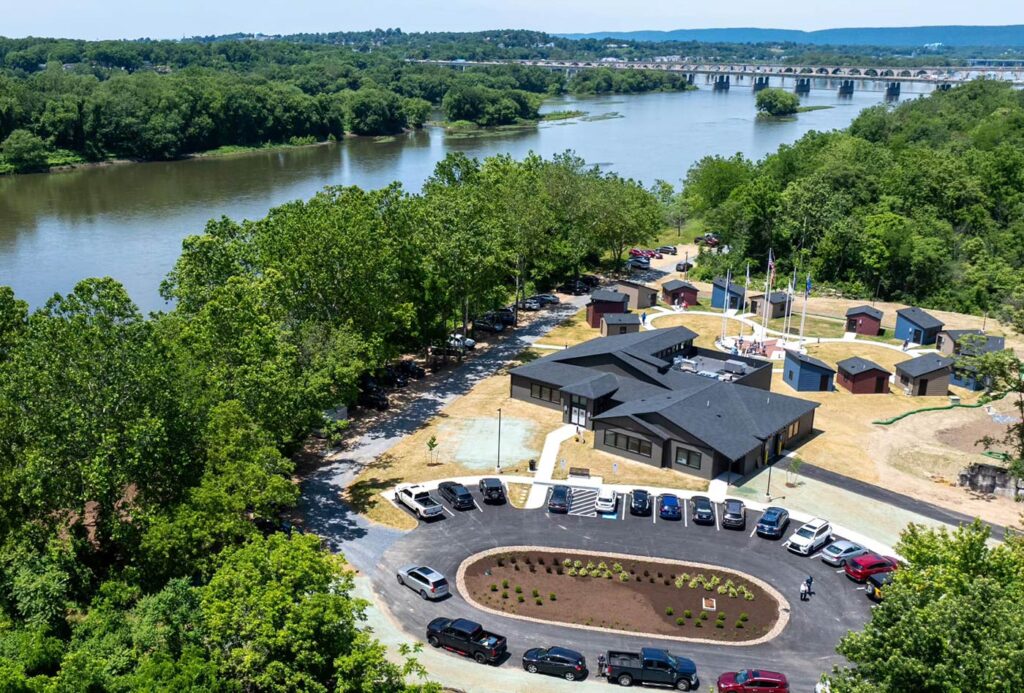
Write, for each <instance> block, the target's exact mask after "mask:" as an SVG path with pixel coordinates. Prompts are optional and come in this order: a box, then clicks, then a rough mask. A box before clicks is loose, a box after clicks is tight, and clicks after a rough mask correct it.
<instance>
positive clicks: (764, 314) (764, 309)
mask: <svg viewBox="0 0 1024 693" xmlns="http://www.w3.org/2000/svg"><path fill="white" fill-rule="evenodd" d="M774 274H775V262H774V259H773V258H772V249H771V248H769V249H768V274H766V275H765V278H764V298H763V299H762V300H761V344H762V345H763V344H764V343H766V342H767V341H768V294H770V293H771V286H772V279H774Z"/></svg>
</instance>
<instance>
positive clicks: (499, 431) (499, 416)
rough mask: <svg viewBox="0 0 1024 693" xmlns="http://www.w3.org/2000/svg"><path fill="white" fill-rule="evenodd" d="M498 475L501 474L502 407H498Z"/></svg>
mask: <svg viewBox="0 0 1024 693" xmlns="http://www.w3.org/2000/svg"><path fill="white" fill-rule="evenodd" d="M498 474H501V407H498Z"/></svg>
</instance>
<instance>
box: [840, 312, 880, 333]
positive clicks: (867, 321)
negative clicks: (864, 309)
mask: <svg viewBox="0 0 1024 693" xmlns="http://www.w3.org/2000/svg"><path fill="white" fill-rule="evenodd" d="M850 323H853V324H854V329H853V330H850ZM846 331H847V332H851V331H852V332H856V333H857V334H866V335H869V336H871V337H875V336H877V335H880V334H881V333H882V321H881V320H876V319H875V318H873V317H871V316H870V315H863V314H861V315H851V316H849V317H848V318H846Z"/></svg>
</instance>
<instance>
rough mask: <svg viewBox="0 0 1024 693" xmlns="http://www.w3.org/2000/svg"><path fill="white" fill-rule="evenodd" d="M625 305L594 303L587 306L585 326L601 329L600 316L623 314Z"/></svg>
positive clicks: (618, 303)
mask: <svg viewBox="0 0 1024 693" xmlns="http://www.w3.org/2000/svg"><path fill="white" fill-rule="evenodd" d="M625 312H626V304H625V303H621V302H614V303H613V302H611V301H595V302H593V303H589V304H587V324H588V325H590V326H591V327H593V328H598V327H601V316H602V315H604V314H605V313H625Z"/></svg>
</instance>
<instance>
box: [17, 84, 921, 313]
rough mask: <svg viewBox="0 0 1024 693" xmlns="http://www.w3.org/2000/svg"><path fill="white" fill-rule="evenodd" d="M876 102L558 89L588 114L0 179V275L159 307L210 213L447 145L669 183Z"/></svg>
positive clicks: (420, 164)
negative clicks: (167, 282) (780, 113)
mask: <svg viewBox="0 0 1024 693" xmlns="http://www.w3.org/2000/svg"><path fill="white" fill-rule="evenodd" d="M858 89H859V87H858ZM882 98H883V96H882V94H881V93H879V92H868V91H859V92H857V93H855V94H854V95H853V96H852V97H842V98H841V97H839V96H838V95H837V93H836V91H835V90H833V89H821V90H814V91H812V92H811V94H810V95H808V96H804V97H803V99H802V101H803V103H804V105H828V106H833V108H829V109H824V110H818V111H812V112H808V113H801V114H800V115H799V116H798V117H796V118H795V119H793V120H785V121H760V120H758V119H757V118H756V117H755V112H754V110H755V109H754V104H753V96H752V95H751V90H750V89H749V88H733V89H732V90H730V91H727V92H713V91H711V90H709V89H706V88H702V89H701V90H699V91H695V92H686V93H673V94H644V95H636V96H608V97H594V98H568V97H567V98H560V99H552V100H549V101H548V102H546V103H545V107H544V110H545V111H551V110H566V109H576V110H582V111H586V112H587V113H588V116H587V117H586V118H584V119H580V120H571V121H558V122H550V123H542V124H540V125H538V126H537V127H535V128H527V129H518V130H512V131H502V132H498V133H493V132H492V133H483V134H479V135H477V134H473V135H468V136H467V135H453V134H448V133H446V132H445V131H444V130H442V129H440V128H427V129H425V130H424V131H421V132H415V133H409V134H405V135H401V136H399V137H395V138H383V139H371V138H367V139H361V138H357V139H349V140H345V141H344V142H340V143H336V144H330V145H323V146H316V147H303V148H293V149H281V150H267V151H260V152H254V153H247V154H239V155H234V156H229V157H217V158H206V159H192V160H186V161H174V162H158V163H145V164H124V165H114V166H105V167H97V168H87V169H80V170H76V171H69V172H65V173H55V174H38V175H28V176H7V177H0V285H9V286H13V287H14V290H15V293H16V294H17V295H18V296H19V297H20V298H22V299H25V300H27V301H28V302H29V303H30V305H32V306H33V307H37V306H39V305H42V304H43V303H44V302H45V301H46V300H47V299H48V298H49V297H50V296H52V295H53V294H54V292H61V293H63V292H67V291H68V290H70V289H71V288H72V287H73V286H74V285H75V283H76V282H78V281H79V280H81V279H83V278H86V277H94V276H111V277H114V278H115V279H117V280H118V281H120V282H121V283H122V284H124V285H125V287H126V288H127V289H128V291H129V293H130V295H131V296H132V298H133V299H134V300H135V301H136V303H138V305H139V306H140V308H142V309H143V310H144V311H149V310H159V309H162V308H165V307H166V306H165V304H164V302H163V300H162V299H161V298H160V296H159V294H158V287H159V284H160V281H161V280H162V279H163V277H164V276H165V275H166V274H167V272H168V271H169V270H170V269H171V267H172V266H173V264H174V261H175V259H176V258H177V257H178V255H179V253H180V251H181V241H182V239H183V238H184V237H185V236H187V235H189V234H194V233H199V232H201V231H202V229H203V225H204V224H205V222H206V221H207V220H208V219H211V218H215V217H220V216H222V215H224V216H228V217H231V218H233V219H256V218H259V217H262V216H263V215H265V214H266V212H267V210H268V209H270V208H271V207H273V206H275V205H278V204H281V203H283V202H286V201H289V200H295V199H305V198H308V197H311V196H312V195H313V194H314V193H315V192H316V191H317V190H319V189H320V188H322V187H323V186H325V185H358V186H361V187H364V188H377V187H381V186H384V185H386V184H388V183H390V182H391V181H394V180H397V181H401V183H402V184H403V185H404V186H405V187H406V188H407V189H408V190H411V191H418V190H419V188H420V186H421V185H422V183H423V181H424V179H425V178H426V177H427V176H429V175H430V173H431V171H432V170H433V167H434V165H435V164H436V163H437V162H438V161H439V160H441V159H442V158H443V157H444V156H445V154H446V153H448V152H453V151H459V152H464V153H465V154H467V155H470V156H474V157H485V156H489V155H492V154H498V153H509V154H511V155H513V156H515V157H517V158H518V157H522V156H524V155H526V154H527V153H528V152H530V151H535V152H537V153H539V154H542V155H544V156H550V155H552V154H556V153H559V152H563V151H565V150H567V149H572V150H574V151H575V152H576V153H577V154H578V155H580V156H582V157H583V158H584V159H586V161H587V162H588V163H591V164H598V165H600V166H601V167H602V168H604V169H607V170H614V171H616V172H617V173H619V174H620V175H623V176H628V177H632V178H636V179H639V180H642V181H643V182H644V183H653V182H654V181H655V180H656V179H659V178H661V179H665V180H668V181H671V182H672V183H673V184H676V185H678V183H679V181H680V179H681V178H682V177H683V176H684V175H685V174H686V170H687V169H688V168H689V166H690V165H691V164H693V163H694V162H695V161H697V160H699V159H700V158H701V157H703V156H706V155H709V154H723V155H731V154H733V153H735V152H742V153H743V154H744V155H746V156H748V157H751V158H755V159H756V158H760V157H762V156H764V155H766V154H768V153H770V152H772V151H774V150H775V149H776V148H778V146H779V145H781V144H784V143H788V142H793V141H795V140H797V139H798V138H799V137H800V136H801V135H803V134H804V133H806V132H808V131H809V130H831V129H835V128H843V127H846V126H847V125H848V124H849V123H850V121H851V120H852V119H853V118H854V116H855V115H856V114H857V113H858V112H859V111H860V110H861V109H862V108H865V107H867V106H871V105H874V104H877V103H879V102H880V101H881V100H882ZM903 98H904V99H907V98H913V95H912V94H907V93H904V96H903Z"/></svg>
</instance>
